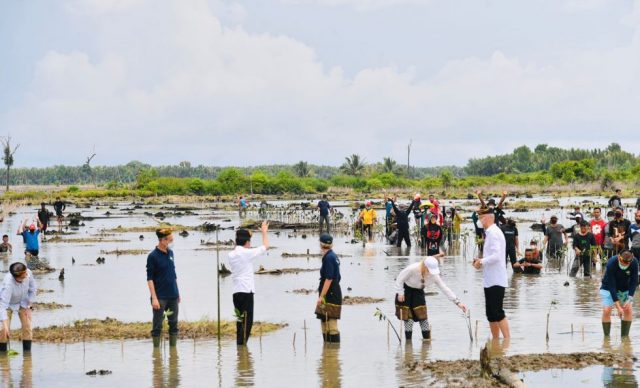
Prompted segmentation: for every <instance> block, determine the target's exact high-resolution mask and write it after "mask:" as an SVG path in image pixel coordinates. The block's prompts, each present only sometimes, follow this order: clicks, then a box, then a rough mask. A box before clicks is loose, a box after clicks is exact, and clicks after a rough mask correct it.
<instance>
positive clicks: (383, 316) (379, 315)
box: [373, 307, 402, 344]
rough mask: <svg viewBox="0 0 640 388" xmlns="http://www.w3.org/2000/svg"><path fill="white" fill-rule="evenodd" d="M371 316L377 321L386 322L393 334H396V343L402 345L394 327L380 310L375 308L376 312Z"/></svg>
mask: <svg viewBox="0 0 640 388" xmlns="http://www.w3.org/2000/svg"><path fill="white" fill-rule="evenodd" d="M373 316H374V317H376V318H378V321H386V322H387V325H388V326H390V327H391V328H392V329H393V332H394V333H395V334H396V337H397V338H398V342H400V343H401V344H402V340H401V339H400V334H398V331H397V330H396V328H395V326H393V323H391V321H389V319H388V318H387V316H386V314H385V313H383V312H382V310H380V309H379V308H378V307H376V311H375V312H374V313H373Z"/></svg>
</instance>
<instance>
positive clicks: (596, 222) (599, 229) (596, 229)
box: [590, 207, 607, 247]
mask: <svg viewBox="0 0 640 388" xmlns="http://www.w3.org/2000/svg"><path fill="white" fill-rule="evenodd" d="M601 214H602V209H600V208H599V207H597V208H595V209H593V219H592V220H591V222H590V226H591V233H592V234H593V237H595V238H596V244H597V245H598V246H599V247H602V245H603V244H604V235H605V226H606V225H607V222H606V221H605V220H603V219H602V218H601Z"/></svg>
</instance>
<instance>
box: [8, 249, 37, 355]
mask: <svg viewBox="0 0 640 388" xmlns="http://www.w3.org/2000/svg"><path fill="white" fill-rule="evenodd" d="M36 290H37V288H36V281H35V280H34V278H33V274H32V273H31V271H30V270H28V269H27V266H26V265H24V264H23V263H20V262H16V263H13V264H11V265H10V266H9V273H8V274H7V275H6V276H5V277H4V281H3V282H2V286H1V288H0V357H1V356H2V353H4V352H6V351H7V342H8V341H9V338H11V332H10V330H9V328H10V327H11V316H12V315H13V313H14V312H16V311H17V312H18V316H19V317H20V324H21V325H22V350H23V351H24V352H30V351H31V339H32V330H31V304H32V303H33V302H34V301H35V298H36Z"/></svg>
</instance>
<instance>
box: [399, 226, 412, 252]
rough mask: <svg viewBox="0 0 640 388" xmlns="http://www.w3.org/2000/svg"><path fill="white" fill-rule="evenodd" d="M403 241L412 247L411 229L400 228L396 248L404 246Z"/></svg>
mask: <svg viewBox="0 0 640 388" xmlns="http://www.w3.org/2000/svg"><path fill="white" fill-rule="evenodd" d="M402 240H404V242H405V243H407V246H408V247H410V246H411V237H410V236H409V227H408V226H407V227H401V228H398V239H397V240H396V246H398V247H399V246H401V245H402Z"/></svg>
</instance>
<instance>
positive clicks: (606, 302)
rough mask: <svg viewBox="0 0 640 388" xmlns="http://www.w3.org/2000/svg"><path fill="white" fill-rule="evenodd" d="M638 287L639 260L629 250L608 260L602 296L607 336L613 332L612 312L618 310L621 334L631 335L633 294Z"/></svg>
mask: <svg viewBox="0 0 640 388" xmlns="http://www.w3.org/2000/svg"><path fill="white" fill-rule="evenodd" d="M637 287H638V261H637V260H636V259H635V258H634V257H633V253H631V251H629V250H623V251H622V252H620V254H619V255H617V256H613V257H612V258H610V259H609V261H607V264H606V267H605V272H604V277H603V278H602V285H601V286H600V297H601V298H602V330H603V331H604V335H605V337H608V336H609V335H610V334H611V312H612V311H613V308H614V307H615V309H616V310H617V311H618V315H619V316H620V318H621V319H622V322H621V330H620V334H621V336H622V337H628V336H629V330H630V329H631V320H632V318H633V309H632V308H633V295H634V294H635V292H636V288H637Z"/></svg>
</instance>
